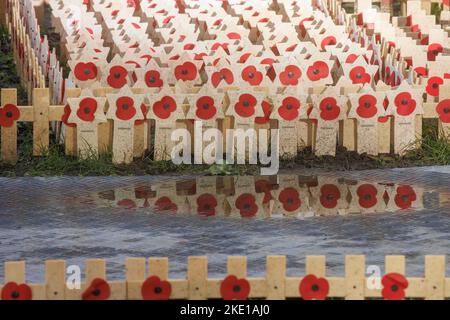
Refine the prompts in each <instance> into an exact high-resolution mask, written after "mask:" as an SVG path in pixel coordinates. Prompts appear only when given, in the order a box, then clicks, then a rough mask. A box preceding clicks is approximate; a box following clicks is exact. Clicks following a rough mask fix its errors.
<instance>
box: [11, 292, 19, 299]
mask: <svg viewBox="0 0 450 320" xmlns="http://www.w3.org/2000/svg"><path fill="white" fill-rule="evenodd" d="M19 297H20V293H19V291H13V292H11V298H13V299H18V298H19Z"/></svg>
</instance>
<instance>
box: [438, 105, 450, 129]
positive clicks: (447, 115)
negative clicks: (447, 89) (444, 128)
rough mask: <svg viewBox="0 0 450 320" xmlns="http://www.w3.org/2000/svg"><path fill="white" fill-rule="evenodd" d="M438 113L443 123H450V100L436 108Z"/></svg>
mask: <svg viewBox="0 0 450 320" xmlns="http://www.w3.org/2000/svg"><path fill="white" fill-rule="evenodd" d="M436 112H437V114H438V115H439V119H440V120H441V121H442V122H443V123H450V99H445V100H442V101H441V102H439V104H438V105H437V107H436Z"/></svg>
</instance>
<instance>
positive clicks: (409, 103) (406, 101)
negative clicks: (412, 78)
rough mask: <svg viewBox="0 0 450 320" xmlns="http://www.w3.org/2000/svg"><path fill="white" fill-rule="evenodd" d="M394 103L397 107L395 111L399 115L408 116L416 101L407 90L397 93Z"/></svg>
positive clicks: (412, 110) (414, 107)
mask: <svg viewBox="0 0 450 320" xmlns="http://www.w3.org/2000/svg"><path fill="white" fill-rule="evenodd" d="M394 103H395V106H396V107H397V113H398V114H399V115H401V116H408V115H410V114H411V113H413V112H414V110H415V109H416V101H415V100H414V99H413V98H412V96H411V93H409V92H401V93H399V94H398V95H397V96H396V97H395V100H394Z"/></svg>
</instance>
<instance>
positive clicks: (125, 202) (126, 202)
mask: <svg viewBox="0 0 450 320" xmlns="http://www.w3.org/2000/svg"><path fill="white" fill-rule="evenodd" d="M117 205H118V206H119V207H122V208H125V209H135V208H137V205H136V202H134V201H133V200H131V199H122V200H120V201H118V202H117Z"/></svg>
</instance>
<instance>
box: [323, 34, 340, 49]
mask: <svg viewBox="0 0 450 320" xmlns="http://www.w3.org/2000/svg"><path fill="white" fill-rule="evenodd" d="M336 43H337V42H336V38H335V37H334V36H328V37H325V38H324V39H323V40H322V43H321V44H320V47H321V48H322V50H324V51H325V47H326V46H333V45H335V44H336Z"/></svg>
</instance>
